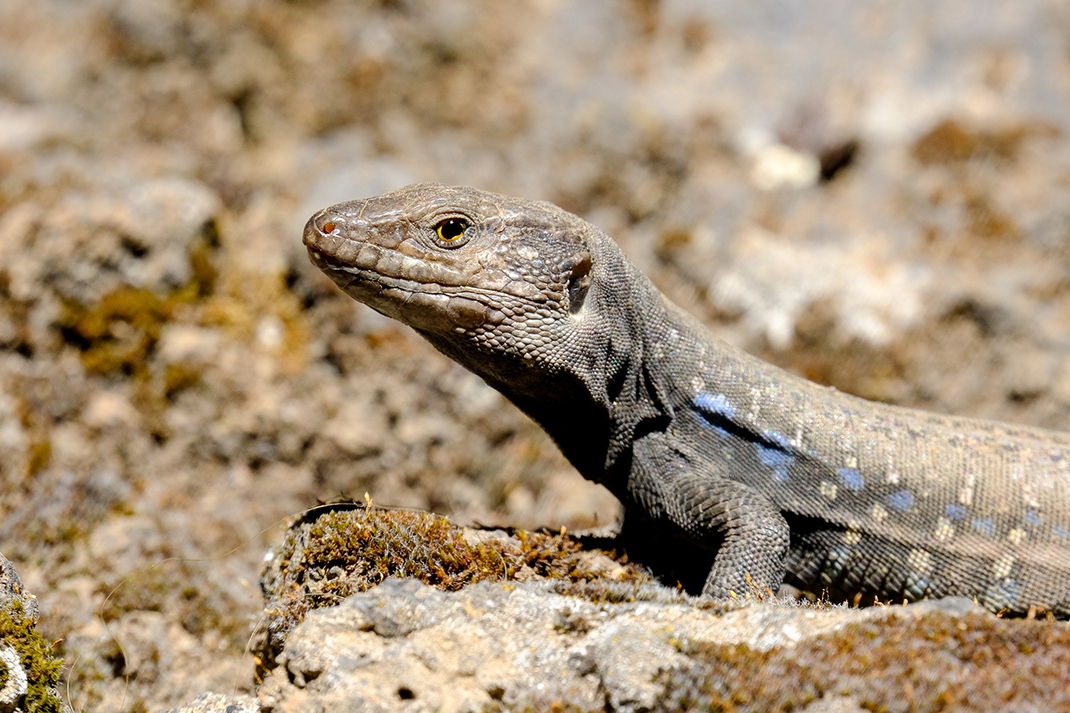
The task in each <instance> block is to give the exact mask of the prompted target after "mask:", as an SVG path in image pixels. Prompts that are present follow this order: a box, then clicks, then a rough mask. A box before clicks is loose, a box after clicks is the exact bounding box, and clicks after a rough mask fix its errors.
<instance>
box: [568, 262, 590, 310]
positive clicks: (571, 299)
mask: <svg viewBox="0 0 1070 713" xmlns="http://www.w3.org/2000/svg"><path fill="white" fill-rule="evenodd" d="M590 287H591V254H590V253H588V252H582V253H580V254H579V255H576V256H575V257H574V258H572V269H571V271H570V272H569V276H568V311H569V314H576V313H577V312H579V311H580V310H581V309H583V302H584V300H586V299H587V290H588V289H589V288H590Z"/></svg>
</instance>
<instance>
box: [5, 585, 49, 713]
mask: <svg viewBox="0 0 1070 713" xmlns="http://www.w3.org/2000/svg"><path fill="white" fill-rule="evenodd" d="M34 626H35V622H34V620H33V619H32V618H31V617H28V616H24V610H23V608H22V604H21V603H20V602H18V601H17V600H15V601H13V602H12V604H11V607H10V610H9V611H5V612H0V639H2V640H3V641H5V642H6V643H7V644H9V645H10V646H12V647H14V649H15V650H16V651H17V652H18V653H19V658H20V660H21V661H22V667H23V669H25V671H26V679H27V690H26V695H25V696H24V698H23V701H22V702H21V704H20V705H19V708H20V709H21V710H23V711H25V712H26V713H59V711H60V710H61V706H60V701H59V698H57V697H56V695H55V688H56V685H57V684H58V683H59V674H60V669H61V668H62V666H63V662H62V661H61V660H60V659H57V658H54V657H53V656H52V645H51V644H50V643H48V642H47V641H45V639H44V638H43V637H42V636H41V635H40V634H39V633H37V629H36V628H34ZM5 674H6V671H5ZM0 685H2V684H0Z"/></svg>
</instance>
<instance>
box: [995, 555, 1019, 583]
mask: <svg viewBox="0 0 1070 713" xmlns="http://www.w3.org/2000/svg"><path fill="white" fill-rule="evenodd" d="M1013 566H1014V556H1013V555H1004V556H1003V557H1000V558H999V559H998V560H997V561H996V564H995V565H993V566H992V576H993V577H995V578H996V579H1003V578H1004V577H1006V576H1007V575H1009V574H1010V573H1011V567H1013Z"/></svg>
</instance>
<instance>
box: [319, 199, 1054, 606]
mask: <svg viewBox="0 0 1070 713" xmlns="http://www.w3.org/2000/svg"><path fill="white" fill-rule="evenodd" d="M304 241H305V245H306V246H307V247H308V251H309V255H310V256H311V259H312V261H313V262H314V263H315V264H316V265H317V266H318V267H319V268H320V269H322V270H323V271H324V272H326V273H327V274H328V275H330V276H331V278H332V279H333V280H334V281H335V282H336V283H337V284H338V285H339V286H340V287H341V288H342V289H343V290H345V291H346V292H347V293H348V294H349V295H350V296H352V297H354V298H355V299H357V300H359V301H361V302H364V303H365V304H367V305H369V306H371V307H372V308H373V309H375V310H377V311H379V312H381V313H382V314H385V315H387V316H389V317H393V318H395V319H398V320H400V321H402V322H404V323H406V324H408V325H410V326H412V327H413V328H414V329H416V330H417V331H418V332H420V334H422V335H423V336H424V337H425V338H427V339H428V340H429V341H430V342H431V343H432V344H433V345H434V346H435V347H436V348H437V349H438V350H439V351H441V352H442V353H444V354H446V355H447V356H449V357H451V358H452V359H454V360H456V361H457V362H459V363H460V364H462V365H464V366H465V367H467V368H468V369H470V370H471V371H473V372H475V373H476V374H478V375H479V376H481V377H482V378H483V379H484V380H486V382H487V383H489V384H490V385H491V386H493V387H494V388H496V389H498V390H499V391H500V392H502V393H503V394H504V395H505V396H506V397H508V398H509V399H510V400H511V401H512V402H513V403H515V404H516V405H517V406H519V407H520V408H521V409H522V410H523V411H524V412H525V413H527V414H528V415H529V416H531V417H532V418H533V419H535V421H537V422H538V423H539V424H540V425H541V426H542V427H543V428H544V429H546V431H547V432H548V433H549V434H550V435H551V436H552V437H553V439H554V440H555V441H556V442H557V444H558V445H559V446H560V448H561V450H562V451H563V452H564V454H565V456H567V457H568V459H569V460H570V461H571V462H572V464H573V465H575V467H576V468H577V469H578V470H579V471H580V472H581V473H582V474H583V475H584V476H585V477H587V478H588V479H590V480H593V481H596V482H599V483H603V484H604V485H605V486H606V487H608V488H609V489H610V491H611V492H613V494H614V495H616V496H617V497H618V498H619V499H620V500H621V502H622V503H623V505H624V509H625V513H626V514H625V524H626V526H630V527H629V528H628V529H630V530H631V531H632V532H633V533H634V532H639V533H641V536H642V537H643V538H645V539H647V540H649V541H652V542H655V543H658V544H657V546H658V547H664V549H665V550H666V551H669V550H670V549H672V548H675V547H676V544H674V542H679V541H686V542H687V543H689V544H690V546H696V547H698V548H702V549H705V550H707V551H709V552H712V553H715V554H714V555H713V557H712V566H711V567H710V568H709V572H708V575H707V576H706V580H705V585H704V587H703V593H704V594H706V595H709V596H711V597H715V598H725V597H728V596H730V595H732V594H746V593H747V592H748V591H750V590H751V588H757V589H758V590H765V589H769V590H772V591H775V590H776V589H777V588H778V587H779V586H780V584H781V582H782V581H783V580H784V579H785V578H786V579H787V580H788V581H790V582H792V583H793V584H796V585H799V586H802V587H805V588H809V589H828V590H831V591H833V592H837V593H844V594H848V595H849V594H863V595H875V596H878V597H880V598H882V599H892V600H896V601H899V600H901V599H908V600H915V599H919V598H922V597H939V596H948V595H965V596H970V597H975V598H977V599H978V600H979V601H980V602H981V603H983V604H984V605H985V606H986V607H988V608H989V609H991V610H994V611H1001V610H1005V611H1010V612H1016V613H1023V612H1026V611H1027V610H1029V609H1030V608H1036V609H1040V610H1044V609H1046V610H1050V611H1054V612H1055V613H1056V614H1057V615H1061V616H1067V615H1070V435H1068V434H1064V433H1056V432H1051V431H1044V430H1040V429H1035V428H1027V427H1023V426H1014V425H1009V424H1001V423H995V422H990V421H981V420H975V419H966V418H958V417H954V416H943V415H938V414H932V413H926V412H921V411H913V410H909V409H904V408H898V407H894V406H887V405H883V404H877V403H871V402H868V401H864V400H862V399H859V398H855V397H852V396H848V395H845V394H841V393H839V392H837V391H836V390H835V389H831V388H825V387H821V386H818V385H816V384H813V383H811V382H808V381H806V380H804V379H801V378H799V377H796V376H793V375H791V374H788V373H787V372H784V371H782V370H780V369H778V368H776V367H774V366H771V365H769V364H766V363H765V362H762V361H760V360H759V359H756V358H755V357H752V356H750V355H748V354H746V353H744V352H742V351H740V350H738V349H735V348H733V347H731V346H729V345H727V344H725V343H724V342H722V341H721V340H719V339H718V338H716V337H714V336H713V335H711V334H710V333H709V332H708V331H707V330H706V329H705V328H704V327H703V326H702V325H701V324H699V323H698V322H697V321H696V320H695V319H693V318H692V317H690V316H689V315H687V314H686V313H684V312H683V311H682V310H680V309H679V308H678V307H676V306H675V305H673V304H672V303H671V302H669V301H668V300H667V299H666V298H665V297H664V296H663V295H662V294H661V293H660V292H658V290H657V289H656V288H655V287H654V286H653V285H652V284H651V283H650V281H649V280H648V279H647V278H646V277H645V276H644V275H643V274H641V273H640V272H639V271H638V269H636V268H635V266H633V265H632V264H631V263H630V262H629V261H628V260H627V259H626V258H625V257H624V255H623V254H622V253H621V252H620V250H619V248H618V247H617V246H616V244H615V243H614V242H613V240H612V239H611V238H609V237H608V236H606V235H605V234H604V233H602V232H601V231H599V230H598V229H597V228H595V227H594V226H592V225H590V224H588V223H585V222H584V221H582V220H581V219H579V218H578V217H576V216H574V215H572V214H570V213H567V212H565V211H563V210H561V209H560V208H557V207H556V206H554V205H551V204H549V203H543V202H535V201H529V200H523V199H519V198H508V197H505V196H499V195H495V194H492V193H486V192H482V191H477V190H474V189H470V188H456V187H447V186H441V185H433V184H422V185H416V186H410V187H408V188H404V189H401V190H399V191H395V192H393V193H388V194H386V195H383V196H379V197H377V198H370V199H368V200H363V201H353V202H350V203H342V204H340V205H337V206H334V207H332V208H329V209H327V210H324V211H321V212H319V213H317V214H316V215H314V216H313V217H312V219H311V220H309V222H308V225H307V226H306V228H305V234H304ZM662 543H664V544H662ZM696 551H698V550H696ZM696 561H699V560H696ZM707 561H708V560H707ZM706 566H709V565H706Z"/></svg>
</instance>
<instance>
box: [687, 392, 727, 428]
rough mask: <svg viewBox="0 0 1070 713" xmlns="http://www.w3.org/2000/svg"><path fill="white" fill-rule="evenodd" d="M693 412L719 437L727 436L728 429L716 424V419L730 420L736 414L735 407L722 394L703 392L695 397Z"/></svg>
mask: <svg viewBox="0 0 1070 713" xmlns="http://www.w3.org/2000/svg"><path fill="white" fill-rule="evenodd" d="M694 407H695V408H694V409H693V410H694V412H695V415H696V416H698V418H699V420H700V421H702V424H703V425H704V426H706V427H707V428H709V429H711V430H713V431H714V432H715V433H716V434H717V435H718V436H720V437H721V438H727V437H728V436H729V433H728V430H727V429H726V428H724V427H723V426H720V425H718V423H717V422H718V421H731V420H732V417H734V416H735V415H736V408H735V406H733V405H732V404H730V403H728V399H727V398H726V397H725V395H724V394H710V393H706V392H703V393H701V394H699V395H698V396H696V397H695V401H694Z"/></svg>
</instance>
